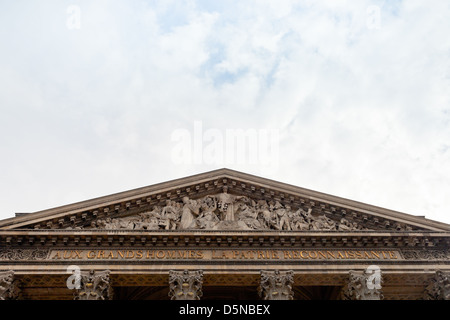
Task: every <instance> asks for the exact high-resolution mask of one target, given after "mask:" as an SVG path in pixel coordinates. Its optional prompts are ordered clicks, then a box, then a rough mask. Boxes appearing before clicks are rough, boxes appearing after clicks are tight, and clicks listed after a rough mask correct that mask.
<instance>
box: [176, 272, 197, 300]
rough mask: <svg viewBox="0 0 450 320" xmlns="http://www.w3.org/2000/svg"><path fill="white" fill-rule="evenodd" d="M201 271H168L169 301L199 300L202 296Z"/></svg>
mask: <svg viewBox="0 0 450 320" xmlns="http://www.w3.org/2000/svg"><path fill="white" fill-rule="evenodd" d="M202 285H203V271H201V270H198V271H189V270H184V271H174V270H170V271H169V286H170V291H169V297H170V298H171V300H200V298H201V297H202V295H203V292H202Z"/></svg>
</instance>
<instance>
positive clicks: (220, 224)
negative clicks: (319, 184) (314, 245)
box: [85, 189, 368, 231]
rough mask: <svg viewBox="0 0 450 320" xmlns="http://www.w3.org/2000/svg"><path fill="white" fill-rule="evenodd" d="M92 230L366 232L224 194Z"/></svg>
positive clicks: (102, 222) (104, 222)
mask: <svg viewBox="0 0 450 320" xmlns="http://www.w3.org/2000/svg"><path fill="white" fill-rule="evenodd" d="M85 228H93V229H113V230H117V229H126V230H280V231H310V230H313V231H315V230H321V231H327V230H328V231H336V230H340V231H357V230H368V229H367V228H364V227H362V226H361V225H359V224H358V223H356V222H350V221H349V220H347V219H345V218H341V219H340V220H338V221H337V220H333V219H331V218H329V217H327V216H326V215H325V214H315V215H314V214H313V213H312V209H311V208H297V209H293V208H292V207H291V206H290V205H288V204H282V203H280V202H279V201H272V200H270V201H267V200H257V201H255V200H253V199H251V198H249V197H247V196H237V195H233V194H229V193H227V191H226V189H225V190H224V192H222V193H219V194H215V195H207V196H204V197H202V198H199V199H191V198H189V197H187V196H185V197H183V198H182V200H181V201H175V200H167V201H166V202H165V203H164V204H162V205H155V206H153V207H152V208H151V210H149V211H147V212H144V213H140V214H137V215H133V216H128V217H117V218H114V217H107V218H99V219H97V220H96V221H93V222H92V223H91V225H90V226H89V227H85Z"/></svg>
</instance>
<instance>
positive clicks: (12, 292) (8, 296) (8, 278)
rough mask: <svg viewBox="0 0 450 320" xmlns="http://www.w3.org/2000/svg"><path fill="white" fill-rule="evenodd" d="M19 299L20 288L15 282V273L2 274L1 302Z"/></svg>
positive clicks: (0, 278) (0, 284)
mask: <svg viewBox="0 0 450 320" xmlns="http://www.w3.org/2000/svg"><path fill="white" fill-rule="evenodd" d="M17 297H18V288H17V286H16V281H14V271H12V270H10V271H4V272H0V300H14V299H17Z"/></svg>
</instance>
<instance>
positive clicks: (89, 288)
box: [74, 270, 113, 300]
mask: <svg viewBox="0 0 450 320" xmlns="http://www.w3.org/2000/svg"><path fill="white" fill-rule="evenodd" d="M109 274H110V271H109V270H105V271H94V270H90V271H81V273H80V279H79V280H80V281H79V288H78V289H76V291H75V293H74V300H111V299H112V296H113V293H112V288H111V281H110V278H109Z"/></svg>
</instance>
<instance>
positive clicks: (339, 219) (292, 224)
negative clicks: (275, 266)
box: [0, 169, 450, 232]
mask: <svg viewBox="0 0 450 320" xmlns="http://www.w3.org/2000/svg"><path fill="white" fill-rule="evenodd" d="M12 229H74V230H75V229H82V230H89V229H105V230H111V229H124V230H149V231H154V230H160V231H161V230H259V231H306V230H307V231H349V232H350V231H366V230H372V231H449V230H450V225H448V224H445V223H440V222H436V221H433V220H428V219H425V218H423V217H417V216H413V215H409V214H405V213H401V212H397V211H393V210H388V209H384V208H380V207H376V206H372V205H368V204H364V203H361V202H357V201H352V200H348V199H344V198H340V197H335V196H332V195H328V194H324V193H320V192H317V191H312V190H308V189H304V188H301V187H296V186H292V185H289V184H285V183H281V182H277V181H273V180H269V179H265V178H261V177H257V176H253V175H249V174H246V173H241V172H237V171H233V170H229V169H219V170H215V171H211V172H206V173H202V174H198V175H193V176H190V177H186V178H181V179H177V180H172V181H168V182H164V183H159V184H155V185H151V186H147V187H143V188H139V189H134V190H130V191H125V192H121V193H116V194H112V195H108V196H104V197H100V198H95V199H91V200H87V201H83V202H78V203H74V204H69V205H65V206H61V207H57V208H52V209H48V210H43V211H39V212H34V213H29V214H24V215H20V216H17V217H15V218H10V219H5V220H2V221H0V230H12Z"/></svg>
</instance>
